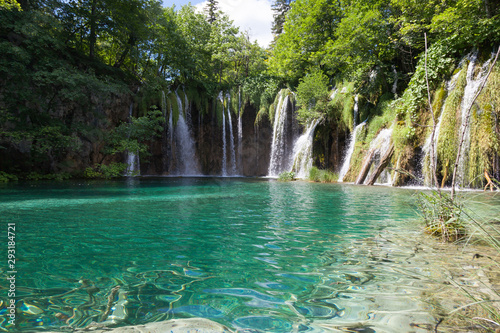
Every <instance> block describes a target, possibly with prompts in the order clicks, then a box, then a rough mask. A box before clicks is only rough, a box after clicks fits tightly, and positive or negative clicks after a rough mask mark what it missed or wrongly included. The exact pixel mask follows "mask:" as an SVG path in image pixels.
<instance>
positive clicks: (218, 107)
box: [215, 98, 225, 126]
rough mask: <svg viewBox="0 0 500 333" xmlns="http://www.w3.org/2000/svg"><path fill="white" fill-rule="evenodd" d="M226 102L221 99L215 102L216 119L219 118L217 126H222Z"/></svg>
mask: <svg viewBox="0 0 500 333" xmlns="http://www.w3.org/2000/svg"><path fill="white" fill-rule="evenodd" d="M224 104H225V101H224V100H222V101H221V100H220V99H219V98H217V99H216V100H215V114H216V117H217V124H219V125H220V126H222V119H223V117H222V112H225V106H224Z"/></svg>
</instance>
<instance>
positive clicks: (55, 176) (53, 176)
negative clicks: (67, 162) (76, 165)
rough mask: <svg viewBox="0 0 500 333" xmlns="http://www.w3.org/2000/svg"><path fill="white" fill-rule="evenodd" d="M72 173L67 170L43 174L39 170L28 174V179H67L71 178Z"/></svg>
mask: <svg viewBox="0 0 500 333" xmlns="http://www.w3.org/2000/svg"><path fill="white" fill-rule="evenodd" d="M70 178H71V175H70V174H69V173H67V172H61V173H48V174H41V173H38V172H30V173H29V174H28V175H27V176H26V179H27V180H65V179H70Z"/></svg>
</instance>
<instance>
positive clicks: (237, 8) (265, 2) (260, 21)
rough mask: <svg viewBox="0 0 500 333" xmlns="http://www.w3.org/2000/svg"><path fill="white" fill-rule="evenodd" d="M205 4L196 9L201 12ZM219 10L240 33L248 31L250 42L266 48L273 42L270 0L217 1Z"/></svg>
mask: <svg viewBox="0 0 500 333" xmlns="http://www.w3.org/2000/svg"><path fill="white" fill-rule="evenodd" d="M206 5H207V2H206V1H204V2H202V3H200V4H198V5H196V8H197V9H198V10H200V11H203V10H204V8H205V6H206ZM219 9H220V10H222V11H223V12H224V13H226V14H227V15H228V16H229V18H230V19H231V20H233V21H234V25H235V26H237V27H240V31H248V33H249V35H250V39H251V40H255V39H256V40H257V42H258V43H259V45H260V46H263V47H267V46H269V44H270V43H271V41H272V40H273V35H272V32H271V25H272V22H273V11H272V9H271V1H270V0H219Z"/></svg>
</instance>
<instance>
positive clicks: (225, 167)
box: [219, 91, 227, 177]
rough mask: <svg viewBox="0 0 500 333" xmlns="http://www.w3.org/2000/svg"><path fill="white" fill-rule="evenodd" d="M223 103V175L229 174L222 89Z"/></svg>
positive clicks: (222, 101)
mask: <svg viewBox="0 0 500 333" xmlns="http://www.w3.org/2000/svg"><path fill="white" fill-rule="evenodd" d="M219 100H220V102H221V103H222V176H224V177H225V176H227V150H226V116H225V115H224V111H225V110H224V97H223V95H222V91H221V92H220V93H219Z"/></svg>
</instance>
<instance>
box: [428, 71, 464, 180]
mask: <svg viewBox="0 0 500 333" xmlns="http://www.w3.org/2000/svg"><path fill="white" fill-rule="evenodd" d="M461 72H462V71H461V70H460V71H459V72H458V73H456V74H455V75H454V76H453V77H452V78H451V80H450V81H448V82H446V90H447V91H448V93H449V92H450V91H451V90H453V89H454V88H455V85H456V82H457V80H458V77H459V76H460V73H461ZM445 105H446V103H443V106H442V107H441V113H440V115H439V119H438V122H437V124H436V132H435V133H434V165H436V163H437V144H438V140H439V132H440V130H441V124H442V121H443V114H444V108H445ZM431 136H432V133H431V134H429V136H428V137H427V139H426V140H425V144H424V146H423V147H422V151H423V152H424V158H423V159H422V176H423V177H424V185H425V186H431V185H432V179H433V177H434V176H433V175H432V165H431V153H432V151H431Z"/></svg>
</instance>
